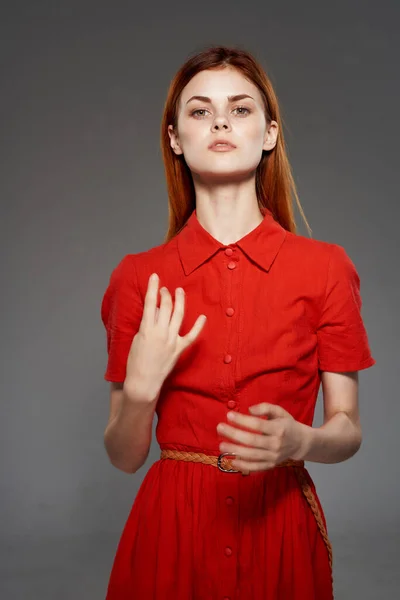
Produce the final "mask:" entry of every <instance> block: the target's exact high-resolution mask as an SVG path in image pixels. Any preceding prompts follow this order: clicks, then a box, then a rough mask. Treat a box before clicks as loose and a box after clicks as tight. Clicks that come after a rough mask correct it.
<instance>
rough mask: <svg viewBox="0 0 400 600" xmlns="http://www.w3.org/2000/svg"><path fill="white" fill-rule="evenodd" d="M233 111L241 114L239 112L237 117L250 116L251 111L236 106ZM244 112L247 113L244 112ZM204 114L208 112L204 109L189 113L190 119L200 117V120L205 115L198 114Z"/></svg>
mask: <svg viewBox="0 0 400 600" xmlns="http://www.w3.org/2000/svg"><path fill="white" fill-rule="evenodd" d="M233 110H234V111H235V110H237V111H241V112H239V113H238V114H239V115H246V114H250V113H251V110H250V109H248V108H246V107H245V106H237V107H236V108H234V109H233ZM244 111H247V112H244ZM206 112H208V111H207V110H206V109H205V108H197V109H196V110H194V111H193V112H192V113H191V116H192V117H193V116H197V117H200V118H201V117H204V116H205V115H204V114H199V113H206Z"/></svg>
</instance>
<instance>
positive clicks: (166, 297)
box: [157, 286, 172, 335]
mask: <svg viewBox="0 0 400 600" xmlns="http://www.w3.org/2000/svg"><path fill="white" fill-rule="evenodd" d="M160 295H161V301H160V310H159V313H158V319H157V325H158V326H159V327H161V328H162V329H163V330H165V333H166V335H167V334H168V328H169V322H170V320H171V313H172V298H171V294H170V293H169V290H168V289H167V288H166V287H165V286H163V287H162V288H160Z"/></svg>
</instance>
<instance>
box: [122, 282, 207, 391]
mask: <svg viewBox="0 0 400 600" xmlns="http://www.w3.org/2000/svg"><path fill="white" fill-rule="evenodd" d="M158 285H159V278H158V275H157V274H156V273H153V274H152V275H151V276H150V277H149V281H148V286H147V292H146V296H145V299H144V308H143V315H142V320H141V323H140V327H139V331H138V332H137V334H136V335H135V336H134V338H133V341H132V345H131V348H130V351H129V355H128V360H127V367H126V378H125V382H124V389H125V390H126V393H127V394H128V397H130V399H132V400H137V401H144V402H147V401H151V402H152V401H153V400H152V399H153V398H155V397H156V396H157V394H158V393H159V391H160V389H161V387H162V384H163V383H164V380H165V379H166V377H167V376H168V375H169V373H170V372H171V371H172V369H173V367H174V365H175V363H176V362H177V360H178V358H179V356H180V355H181V353H182V352H183V351H184V350H185V349H186V348H188V346H190V345H191V344H192V343H193V342H194V341H195V340H196V338H197V337H198V335H199V333H200V332H201V330H202V329H203V326H204V323H205V322H206V316H205V315H199V316H198V318H197V319H196V321H195V323H194V325H193V327H192V329H191V330H190V331H189V332H188V333H187V334H186V335H184V336H181V335H179V330H180V327H181V325H182V321H183V316H184V309H185V293H184V290H183V289H182V288H176V290H175V304H174V306H173V305H172V297H171V294H170V293H169V291H168V289H167V288H166V287H162V288H161V289H160V294H161V302H160V308H157V297H158Z"/></svg>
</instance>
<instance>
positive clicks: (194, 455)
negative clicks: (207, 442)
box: [160, 449, 304, 475]
mask: <svg viewBox="0 0 400 600" xmlns="http://www.w3.org/2000/svg"><path fill="white" fill-rule="evenodd" d="M229 456H231V457H234V456H236V455H235V454H233V453H232V452H223V453H222V454H220V455H219V456H209V455H208V454H202V453H201V452H184V451H181V450H170V449H164V450H161V455H160V458H162V459H165V458H172V459H174V460H183V461H186V462H196V463H203V464H205V465H211V466H213V467H218V469H219V470H220V471H223V472H224V473H242V475H249V473H250V472H249V471H238V470H236V469H233V468H232V460H233V459H232V458H228V457H229ZM276 466H277V467H304V460H292V459H289V460H285V461H284V462H282V463H280V464H279V465H276Z"/></svg>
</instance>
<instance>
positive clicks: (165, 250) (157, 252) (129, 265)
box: [115, 239, 179, 281]
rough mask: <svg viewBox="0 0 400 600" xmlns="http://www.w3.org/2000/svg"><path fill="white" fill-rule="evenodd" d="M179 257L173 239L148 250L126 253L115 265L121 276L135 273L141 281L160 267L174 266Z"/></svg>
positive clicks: (162, 268)
mask: <svg viewBox="0 0 400 600" xmlns="http://www.w3.org/2000/svg"><path fill="white" fill-rule="evenodd" d="M178 259H179V255H178V252H177V247H176V241H175V239H172V240H170V241H168V242H163V243H161V244H158V245H156V246H152V247H151V248H148V249H146V250H140V251H138V252H131V253H128V254H125V256H123V258H122V259H120V261H119V263H118V264H117V266H116V267H115V271H116V273H117V274H118V275H119V276H120V277H125V276H129V275H130V274H134V275H135V277H136V278H138V280H139V281H140V280H142V278H148V277H149V276H150V275H151V273H153V272H156V273H157V272H158V271H159V270H160V269H161V270H164V268H168V269H170V268H173V267H174V264H175V263H176V261H177V260H178Z"/></svg>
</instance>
